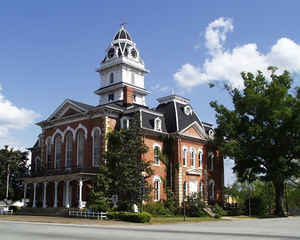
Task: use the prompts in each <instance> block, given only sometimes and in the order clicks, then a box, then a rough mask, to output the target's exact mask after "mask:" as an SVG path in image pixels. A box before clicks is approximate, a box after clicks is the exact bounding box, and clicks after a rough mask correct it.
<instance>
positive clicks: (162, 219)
mask: <svg viewBox="0 0 300 240" xmlns="http://www.w3.org/2000/svg"><path fill="white" fill-rule="evenodd" d="M218 220H219V219H216V218H212V217H207V216H205V217H186V218H185V221H184V217H183V216H173V217H152V219H151V222H150V224H167V223H183V222H186V223H189V222H207V221H218Z"/></svg>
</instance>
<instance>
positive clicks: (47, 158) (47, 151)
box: [46, 138, 51, 169]
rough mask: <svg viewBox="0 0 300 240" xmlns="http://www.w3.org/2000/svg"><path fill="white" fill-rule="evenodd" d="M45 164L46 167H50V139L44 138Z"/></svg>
mask: <svg viewBox="0 0 300 240" xmlns="http://www.w3.org/2000/svg"><path fill="white" fill-rule="evenodd" d="M46 166H47V168H48V169H50V168H51V139H50V138H47V140H46Z"/></svg>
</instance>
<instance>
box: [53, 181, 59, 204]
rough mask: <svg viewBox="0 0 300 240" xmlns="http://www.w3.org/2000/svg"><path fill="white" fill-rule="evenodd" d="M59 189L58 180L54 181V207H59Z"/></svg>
mask: <svg viewBox="0 0 300 240" xmlns="http://www.w3.org/2000/svg"><path fill="white" fill-rule="evenodd" d="M57 189H58V182H56V181H55V182H54V204H53V207H54V208H57Z"/></svg>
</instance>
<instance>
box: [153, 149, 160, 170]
mask: <svg viewBox="0 0 300 240" xmlns="http://www.w3.org/2000/svg"><path fill="white" fill-rule="evenodd" d="M159 152H160V146H159V145H155V146H154V165H159V164H160V161H159Z"/></svg>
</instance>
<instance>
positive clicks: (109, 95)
mask: <svg viewBox="0 0 300 240" xmlns="http://www.w3.org/2000/svg"><path fill="white" fill-rule="evenodd" d="M114 100H115V96H114V94H113V93H111V94H108V101H109V102H112V101H114Z"/></svg>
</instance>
